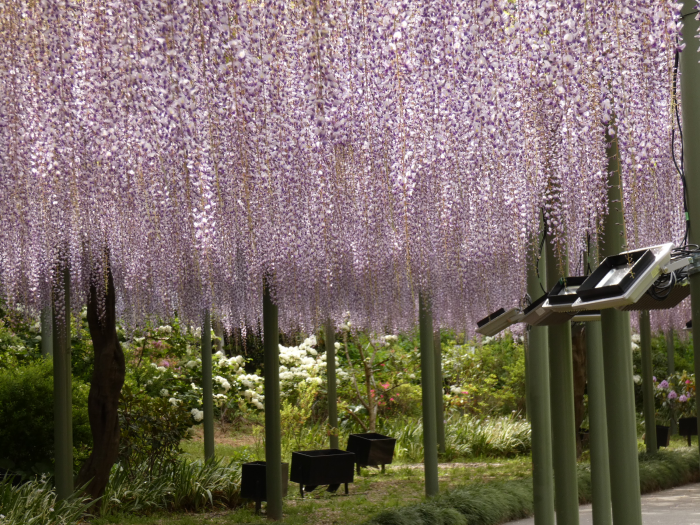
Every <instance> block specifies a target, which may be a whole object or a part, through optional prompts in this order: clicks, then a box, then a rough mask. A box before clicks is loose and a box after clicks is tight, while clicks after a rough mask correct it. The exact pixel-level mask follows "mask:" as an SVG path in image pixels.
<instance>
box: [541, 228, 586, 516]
mask: <svg viewBox="0 0 700 525" xmlns="http://www.w3.org/2000/svg"><path fill="white" fill-rule="evenodd" d="M545 244H546V248H545V249H546V253H547V288H548V289H550V290H551V289H552V288H554V286H555V285H556V284H557V283H558V282H559V278H560V277H567V274H568V272H567V269H568V266H569V264H568V261H567V260H566V258H565V259H564V260H563V261H561V264H558V262H559V261H557V260H556V258H555V256H554V248H553V246H552V244H551V243H549V242H546V243H545ZM560 268H561V269H562V270H563V271H564V275H563V276H562V275H560ZM549 371H550V376H551V385H550V389H551V390H550V392H551V394H550V402H551V405H552V455H553V459H554V482H555V483H556V490H555V491H554V496H555V499H554V503H555V507H556V511H557V521H558V522H559V523H566V524H567V525H578V522H579V514H578V472H577V469H576V432H577V429H576V421H575V419H574V414H575V410H574V364H573V355H572V348H571V321H565V322H563V323H560V324H553V325H550V327H549Z"/></svg>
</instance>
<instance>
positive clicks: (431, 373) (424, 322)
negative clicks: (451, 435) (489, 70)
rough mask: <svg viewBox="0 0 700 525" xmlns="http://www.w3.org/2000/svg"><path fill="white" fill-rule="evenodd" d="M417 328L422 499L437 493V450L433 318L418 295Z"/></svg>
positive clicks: (427, 304) (422, 297)
mask: <svg viewBox="0 0 700 525" xmlns="http://www.w3.org/2000/svg"><path fill="white" fill-rule="evenodd" d="M418 310H419V327H420V368H421V386H422V389H421V390H422V393H423V397H422V399H423V448H424V451H423V453H424V456H425V457H424V460H423V463H424V466H425V495H426V496H428V497H432V496H437V493H438V447H437V429H436V428H435V427H436V424H435V422H436V418H435V358H434V357H433V314H432V312H431V308H430V304H429V303H428V301H427V300H426V298H425V297H424V296H423V294H422V293H421V294H420V296H419V299H418Z"/></svg>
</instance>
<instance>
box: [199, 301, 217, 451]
mask: <svg viewBox="0 0 700 525" xmlns="http://www.w3.org/2000/svg"><path fill="white" fill-rule="evenodd" d="M211 359H212V357H211V314H210V312H209V309H208V308H207V309H206V311H205V312H204V325H203V326H202V390H203V392H202V396H203V397H202V405H203V409H204V459H205V460H210V459H213V458H214V392H213V382H212V364H211Z"/></svg>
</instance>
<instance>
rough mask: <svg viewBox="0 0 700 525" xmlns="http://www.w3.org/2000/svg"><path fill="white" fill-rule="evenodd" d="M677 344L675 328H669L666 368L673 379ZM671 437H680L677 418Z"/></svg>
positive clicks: (667, 333)
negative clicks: (674, 335)
mask: <svg viewBox="0 0 700 525" xmlns="http://www.w3.org/2000/svg"><path fill="white" fill-rule="evenodd" d="M675 351H676V348H675V343H674V338H673V328H669V329H668V330H667V331H666V366H667V368H668V375H669V377H671V375H673V374H674V373H675V372H676V360H675V355H674V354H675ZM670 432H671V435H672V436H676V435H678V424H677V423H676V418H675V417H672V418H671V430H670Z"/></svg>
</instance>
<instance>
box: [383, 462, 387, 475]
mask: <svg viewBox="0 0 700 525" xmlns="http://www.w3.org/2000/svg"><path fill="white" fill-rule="evenodd" d="M384 467H385V465H384V463H382V474H384V473H385V472H386V469H385V468H384Z"/></svg>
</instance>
